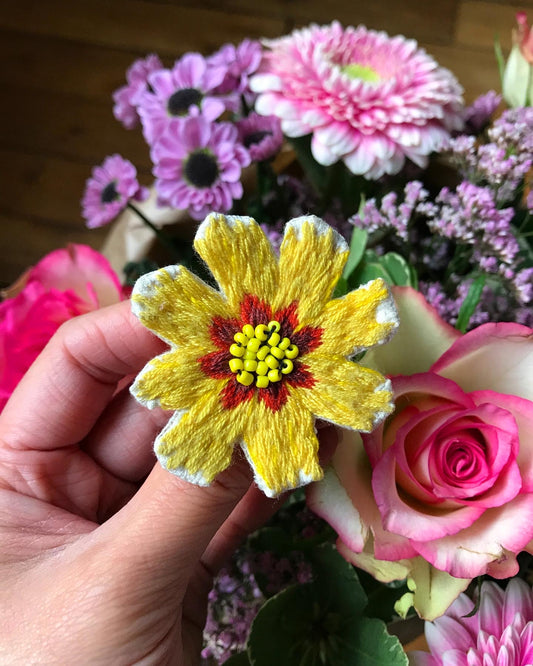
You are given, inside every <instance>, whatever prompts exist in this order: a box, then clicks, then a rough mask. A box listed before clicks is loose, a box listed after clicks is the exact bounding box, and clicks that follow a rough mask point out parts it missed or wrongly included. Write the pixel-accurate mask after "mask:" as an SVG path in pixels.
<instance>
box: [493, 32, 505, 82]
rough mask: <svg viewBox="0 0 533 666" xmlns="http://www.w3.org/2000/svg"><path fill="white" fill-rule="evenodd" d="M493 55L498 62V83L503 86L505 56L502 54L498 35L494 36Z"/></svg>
mask: <svg viewBox="0 0 533 666" xmlns="http://www.w3.org/2000/svg"><path fill="white" fill-rule="evenodd" d="M494 55H495V56H496V62H497V63H498V72H499V73H500V85H501V86H502V87H503V73H504V72H505V58H504V56H503V51H502V45H501V44H500V37H499V35H495V37H494Z"/></svg>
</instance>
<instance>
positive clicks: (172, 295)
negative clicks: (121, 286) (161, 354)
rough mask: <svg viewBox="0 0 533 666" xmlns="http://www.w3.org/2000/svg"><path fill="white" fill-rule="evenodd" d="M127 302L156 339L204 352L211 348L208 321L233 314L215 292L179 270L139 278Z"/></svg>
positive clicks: (165, 269) (165, 270) (188, 273)
mask: <svg viewBox="0 0 533 666" xmlns="http://www.w3.org/2000/svg"><path fill="white" fill-rule="evenodd" d="M131 301H132V304H131V308H132V311H133V313H134V314H135V315H137V317H138V318H139V319H140V320H141V322H142V323H143V324H144V325H145V326H146V327H147V328H149V329H150V330H151V331H153V332H154V333H156V334H157V335H158V336H159V337H160V338H162V339H163V340H165V341H166V342H168V343H170V344H173V345H177V346H183V345H196V346H198V347H204V348H206V351H209V349H211V348H212V346H213V345H212V342H211V340H210V337H209V326H210V324H211V321H212V318H213V317H214V316H217V315H218V316H221V317H225V318H229V317H232V316H234V314H235V313H232V311H231V310H230V309H229V308H228V305H227V303H226V301H225V300H224V298H223V296H222V295H221V294H220V293H219V292H217V291H215V290H214V289H212V288H211V287H209V286H208V285H206V284H205V282H203V281H202V280H200V279H199V278H197V277H196V276H195V275H193V274H192V273H190V272H189V271H188V270H187V269H186V268H184V267H183V266H167V267H166V268H161V269H160V270H158V271H154V272H153V273H148V274H147V275H143V276H142V277H141V278H139V280H137V282H136V283H135V287H134V289H133V294H132V297H131ZM207 347H208V348H209V349H207Z"/></svg>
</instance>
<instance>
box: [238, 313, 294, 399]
mask: <svg viewBox="0 0 533 666" xmlns="http://www.w3.org/2000/svg"><path fill="white" fill-rule="evenodd" d="M280 329H281V324H280V323H279V321H271V322H269V323H268V324H258V325H257V326H256V327H255V328H254V327H253V326H252V325H251V324H245V325H244V326H243V327H242V331H239V332H238V333H235V335H234V336H233V339H234V340H235V342H234V343H233V344H232V345H231V347H230V348H229V350H230V353H231V355H232V356H233V358H232V359H231V360H230V362H229V367H230V370H231V372H233V373H234V374H235V375H236V379H237V381H238V382H240V383H241V384H243V385H244V386H250V385H251V384H253V383H254V381H255V385H256V386H257V388H267V386H268V385H269V384H270V382H279V381H281V379H282V377H283V375H289V374H290V373H291V372H292V370H293V367H294V365H293V361H294V359H295V358H296V357H297V356H298V354H299V350H298V347H297V346H296V345H295V344H293V343H291V341H290V339H289V338H282V337H281V335H280V333H279V331H280Z"/></svg>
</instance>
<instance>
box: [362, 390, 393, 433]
mask: <svg viewBox="0 0 533 666" xmlns="http://www.w3.org/2000/svg"><path fill="white" fill-rule="evenodd" d="M380 391H387V392H388V393H390V394H391V405H392V407H393V409H394V395H393V392H392V384H391V381H390V379H385V381H384V382H383V383H382V384H380V385H379V386H377V387H376V388H375V389H374V393H379V392H380ZM391 413H392V412H375V413H374V419H373V421H372V423H373V426H372V430H374V428H376V427H377V426H378V425H379V424H380V423H381V422H382V421H384V420H385V419H386V418H387V416H390V415H391ZM372 430H370V431H369V432H372ZM359 432H365V431H364V430H360V431H359Z"/></svg>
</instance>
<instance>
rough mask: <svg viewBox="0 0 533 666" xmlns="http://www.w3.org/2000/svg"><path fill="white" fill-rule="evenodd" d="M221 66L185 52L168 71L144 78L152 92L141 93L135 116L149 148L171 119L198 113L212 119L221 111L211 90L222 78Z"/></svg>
mask: <svg viewBox="0 0 533 666" xmlns="http://www.w3.org/2000/svg"><path fill="white" fill-rule="evenodd" d="M225 73H226V70H225V68H224V67H214V66H211V65H209V64H208V63H207V61H206V59H205V58H203V57H202V56H201V55H200V54H199V53H187V54H186V55H184V56H183V57H182V58H180V59H179V60H177V61H176V63H175V65H174V67H173V68H172V69H162V70H159V71H157V72H153V73H152V74H151V75H150V76H149V77H148V83H149V84H150V86H151V88H152V91H151V92H150V91H148V92H145V93H143V95H142V96H141V98H140V103H139V115H140V116H141V121H142V125H143V133H144V137H145V139H146V141H147V142H148V143H149V144H150V145H153V144H154V143H155V142H156V141H157V140H158V139H159V138H160V137H161V135H162V134H163V132H164V131H165V129H166V127H167V126H168V125H169V124H170V122H171V121H172V120H173V119H176V118H184V117H185V116H187V115H189V114H193V115H199V114H202V115H203V116H204V117H205V118H206V119H207V120H209V121H213V120H216V119H217V118H218V117H219V116H220V115H221V114H222V113H223V112H224V111H225V108H226V107H225V105H224V102H223V101H222V100H221V99H218V98H217V97H215V96H214V94H213V91H214V90H215V88H216V87H217V86H219V85H220V84H221V82H222V80H223V79H224V76H225Z"/></svg>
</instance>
